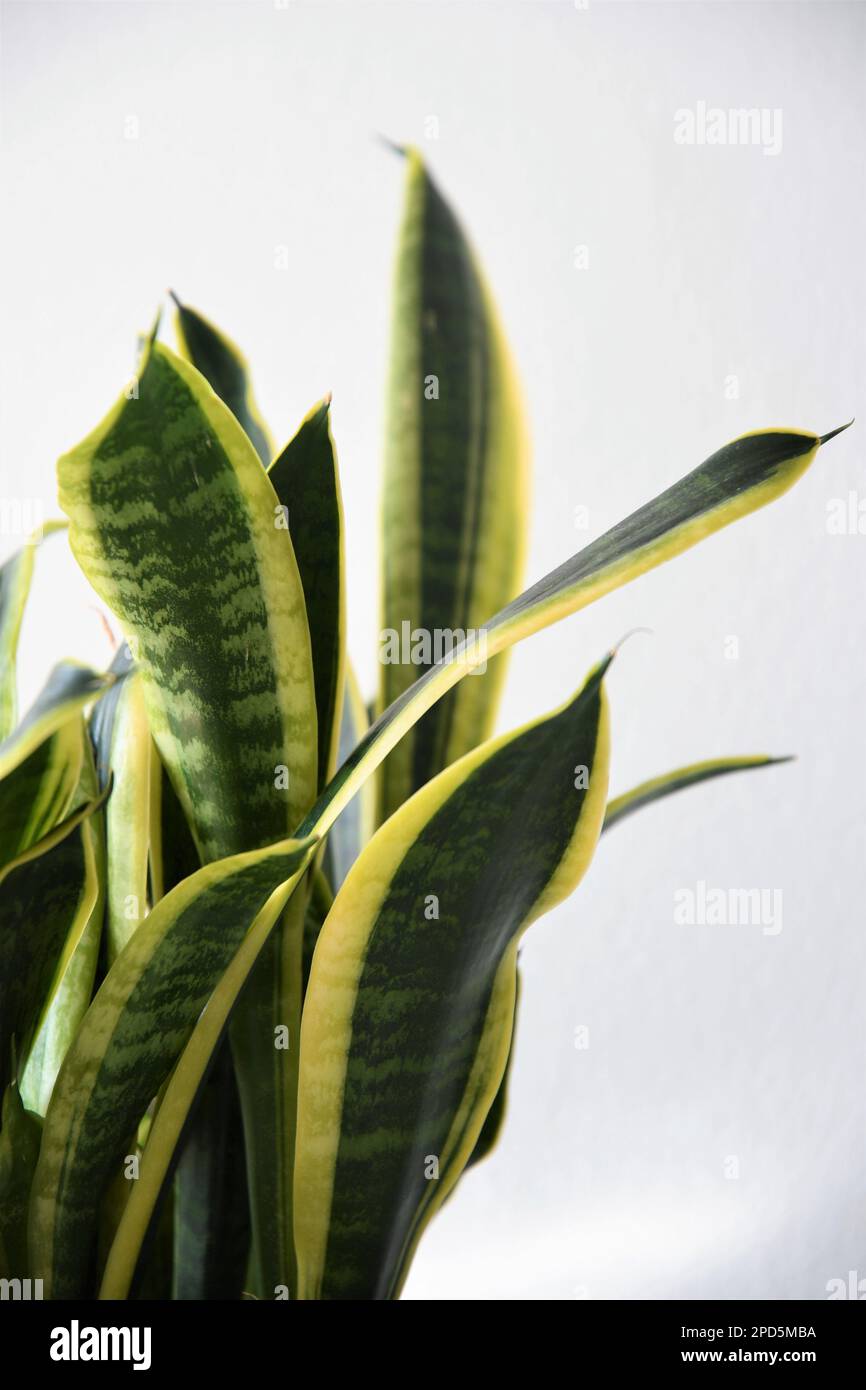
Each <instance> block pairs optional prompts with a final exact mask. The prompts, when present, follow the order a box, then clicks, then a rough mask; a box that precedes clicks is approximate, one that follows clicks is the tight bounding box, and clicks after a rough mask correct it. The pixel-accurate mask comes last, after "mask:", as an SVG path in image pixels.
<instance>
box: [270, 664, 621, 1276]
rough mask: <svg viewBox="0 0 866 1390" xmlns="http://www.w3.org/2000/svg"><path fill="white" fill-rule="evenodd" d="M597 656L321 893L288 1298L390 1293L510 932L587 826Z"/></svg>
mask: <svg viewBox="0 0 866 1390" xmlns="http://www.w3.org/2000/svg"><path fill="white" fill-rule="evenodd" d="M607 664H608V663H607V662H604V663H602V665H601V666H600V667H599V668H597V670H596V671H594V672H593V673H592V675H591V676H590V678H589V680H588V681H587V683H586V685H585V686H584V687H583V689H582V690H581V691H580V692H579V693H578V694H577V696H575V698H574V699H573V700H571V701H570V702H569V703H568V704H567V705H565V706H564V707H563V708H561V709H560V710H557V711H556V712H555V713H554V714H552V715H550V716H548V717H547V718H544V719H540V720H537V721H535V722H534V723H532V724H530V725H527V726H526V727H525V728H523V729H520V730H518V731H517V732H516V733H513V734H508V735H505V736H504V737H501V738H498V739H494V740H492V741H491V742H490V743H487V744H484V745H482V747H480V748H478V749H476V750H475V751H474V752H472V753H470V754H467V755H466V756H465V757H464V758H463V759H461V760H460V761H458V762H457V763H455V764H454V765H453V766H452V767H450V768H448V769H447V770H446V771H445V772H443V773H441V774H440V775H439V776H438V777H437V778H436V779H435V780H434V781H432V782H430V783H428V784H427V786H426V787H424V788H423V789H422V790H421V791H420V792H418V793H417V794H416V795H415V796H414V797H413V798H412V799H411V800H410V801H408V802H407V803H406V804H405V805H404V806H403V807H401V809H400V810H399V811H397V812H395V813H394V815H393V816H392V817H391V818H390V820H388V821H386V823H385V824H384V826H382V828H381V829H380V830H379V831H378V833H377V834H376V835H375V836H374V837H373V839H372V840H371V841H370V843H369V845H368V846H367V847H366V849H365V850H363V852H362V853H361V855H360V856H359V858H358V860H357V861H356V863H355V865H354V867H353V868H352V870H351V871H350V873H349V876H348V878H347V879H346V882H345V884H344V885H343V887H342V889H341V890H340V892H339V893H338V894H337V897H336V899H335V901H334V906H333V907H332V909H331V911H330V913H329V914H328V918H327V920H326V922H325V925H324V927H323V928H322V931H321V933H320V936H319V941H318V944H317V947H316V953H315V956H314V958H313V965H312V970H311V973H310V982H309V985H308V988H307V994H306V999H305V1003H304V1017H303V1024H302V1031H301V1070H300V1084H299V1097H298V1145H297V1161H296V1169H295V1234H296V1242H297V1250H298V1267H299V1291H300V1296H301V1297H302V1298H324V1299H381V1298H391V1297H396V1295H397V1294H398V1292H399V1289H400V1286H401V1283H402V1280H403V1278H404V1277H405V1274H406V1271H407V1269H408V1265H409V1261H410V1260H411V1257H412V1254H413V1252H414V1249H415V1246H416V1244H417V1241H418V1239H419V1237H420V1234H421V1232H422V1231H423V1229H424V1227H425V1225H426V1224H427V1222H428V1221H429V1219H430V1217H431V1215H432V1214H433V1212H434V1211H435V1210H436V1209H437V1208H438V1206H439V1205H441V1203H442V1201H444V1199H445V1197H446V1196H447V1194H448V1192H449V1190H450V1189H451V1188H452V1187H453V1186H454V1183H455V1182H456V1181H457V1179H458V1177H459V1176H460V1173H461V1172H462V1170H463V1168H464V1166H465V1164H466V1162H467V1160H468V1158H469V1157H470V1155H471V1153H472V1151H473V1149H474V1147H475V1144H476V1142H477V1140H478V1138H479V1135H480V1133H481V1130H482V1127H483V1124H484V1121H485V1118H486V1116H487V1113H488V1111H489V1109H490V1105H491V1103H492V1102H493V1100H494V1097H495V1096H496V1093H497V1089H498V1087H499V1084H500V1082H501V1079H502V1076H503V1072H504V1069H505V1065H506V1062H507V1058H508V1046H509V1040H510V1034H511V1022H512V1019H513V1016H514V1001H515V992H516V974H517V972H516V960H517V947H518V942H519V939H520V936H521V935H522V933H523V931H524V930H525V928H526V927H527V926H528V925H529V924H530V923H531V922H532V921H534V920H536V919H537V918H538V917H540V916H541V915H542V914H543V913H544V912H546V911H548V910H549V909H550V908H552V907H553V906H555V905H556V904H557V903H558V902H561V901H562V900H563V898H565V897H567V896H568V894H569V893H571V892H572V891H573V889H574V888H575V887H576V886H577V883H578V882H579V881H580V879H581V878H582V876H583V874H584V872H585V870H586V868H587V866H588V864H589V862H590V859H591V858H592V854H593V851H594V849H595V844H596V841H597V839H598V835H599V832H600V830H601V824H602V819H603V816H604V806H605V801H606V796H607V776H608V762H609V734H608V718H607V707H606V701H605V697H604V694H603V690H602V677H603V675H604V671H605V670H606V667H607ZM576 765H577V766H579V767H581V768H583V769H585V773H584V774H583V775H582V776H581V777H579V778H578V777H576V776H575V766H576Z"/></svg>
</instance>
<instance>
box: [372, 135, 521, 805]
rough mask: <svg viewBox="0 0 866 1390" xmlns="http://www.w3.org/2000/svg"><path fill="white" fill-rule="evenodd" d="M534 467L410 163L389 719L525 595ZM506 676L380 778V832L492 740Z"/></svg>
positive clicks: (480, 299)
mask: <svg viewBox="0 0 866 1390" xmlns="http://www.w3.org/2000/svg"><path fill="white" fill-rule="evenodd" d="M528 456H529V450H528V442H527V434H526V427H525V423H524V418H523V409H522V405H521V401H520V397H519V393H518V390H517V384H516V377H515V373H514V370H513V367H512V364H511V360H510V355H509V350H508V346H507V343H506V341H505V338H504V335H503V333H502V330H501V328H500V325H499V321H498V317H497V313H496V309H495V307H494V304H493V300H492V297H491V294H490V291H489V289H488V287H487V285H486V284H485V282H484V279H483V277H482V274H481V271H480V270H479V267H478V264H477V262H476V259H475V256H474V254H473V252H472V249H471V248H470V246H469V244H468V242H467V240H466V237H465V235H464V233H463V230H462V228H461V226H460V224H459V222H458V221H457V218H456V217H455V215H454V213H453V211H452V210H451V208H450V207H449V205H448V203H447V202H446V201H445V199H444V198H443V196H442V194H441V193H440V192H439V189H438V188H437V187H436V185H435V183H434V182H433V180H432V179H431V177H430V175H429V173H428V172H427V170H426V169H425V167H424V164H423V161H422V159H421V157H420V155H419V154H418V153H417V151H415V150H410V151H408V152H407V183H406V202H405V209H404V214H403V225H402V229H401V233H400V243H399V250H398V256H397V271H396V283H395V291H394V313H393V326H392V341H391V372H390V382H389V388H388V418H387V431H386V452H385V487H384V494H383V496H384V509H383V538H382V554H383V557H384V570H383V629H384V632H383V647H382V651H381V652H380V661H381V662H382V664H381V680H380V692H379V708H380V709H383V708H385V707H386V706H388V705H390V704H391V703H392V702H393V701H394V700H396V699H397V698H398V697H399V696H400V695H402V694H403V693H404V691H405V690H406V689H407V688H408V687H409V686H411V685H412V683H413V681H414V680H415V678H416V676H417V675H418V674H419V669H420V670H424V669H425V668H427V667H429V666H430V665H431V664H432V662H433V660H434V659H435V657H434V655H433V652H434V651H435V643H434V641H433V640H432V639H433V638H434V637H435V635H436V634H440V635H441V634H446V633H447V634H449V635H450V634H452V633H453V634H455V636H457V637H458V640H459V634H461V633H465V631H466V630H467V629H470V628H476V627H478V626H480V625H481V624H482V623H483V622H484V620H485V619H486V618H487V617H488V616H489V614H490V613H493V612H495V611H496V610H497V609H498V608H501V607H502V606H503V605H504V604H505V603H507V602H508V600H509V599H510V598H512V597H513V595H514V594H515V593H516V592H517V590H518V589H519V587H520V581H521V579H522V575H523V562H524V553H525V548H526V515H527V498H526V494H527V485H528V484H527V463H528ZM404 630H405V631H406V632H408V633H412V632H415V631H417V632H421V633H426V634H430V638H431V641H430V652H429V653H427V652H425V651H424V649H423V642H422V644H421V645H419V646H417V647H416V649H415V657H416V659H415V660H413V661H412V662H410V661H407V660H406V659H405V658H406V655H407V653H406V652H404V651H402V650H401V651H400V653H399V659H396V660H395V659H394V657H395V655H396V652H395V650H394V648H393V641H392V640H391V639H390V638H389V634H395V635H396V636H397V638H398V639H399V643H400V646H401V647H402V645H403V643H402V634H403V632H404ZM446 640H447V639H446ZM406 645H407V646H408V645H409V643H408V641H407V643H406ZM389 646H390V647H391V650H390V652H389ZM438 654H439V653H436V655H438ZM385 656H388V657H389V659H388V660H387V661H386V660H385V659H384V658H385ZM417 658H420V660H418V659H417ZM504 674H505V672H504V664H503V661H502V660H501V659H500V660H499V661H494V662H493V663H492V665H491V667H490V669H489V670H488V671H487V672H486V673H485V674H478V673H476V674H475V679H473V680H471V681H467V682H466V683H465V684H464V685H462V686H461V687H460V688H459V690H455V691H453V692H452V693H449V694H448V695H446V696H445V697H444V698H443V699H442V700H441V702H440V703H439V704H438V705H437V706H436V708H435V710H431V711H430V712H429V713H427V714H426V715H425V716H424V718H423V719H421V720H419V722H418V723H417V724H416V726H415V728H414V730H413V732H412V734H411V735H410V736H408V737H406V738H405V739H403V741H402V742H401V744H400V745H399V747H398V748H397V749H395V751H394V752H393V753H392V754H391V755H390V757H389V758H388V760H387V761H386V762H385V764H384V766H383V769H382V775H381V779H380V800H381V806H380V819H384V818H385V817H386V816H388V815H390V814H391V812H392V811H394V810H396V808H397V807H398V806H399V805H401V804H402V802H403V801H405V799H406V798H407V796H409V795H410V794H411V793H412V792H413V791H415V790H416V788H417V787H419V786H422V785H423V784H424V783H425V782H426V781H428V780H429V779H430V777H432V776H434V774H435V773H437V772H439V771H441V769H442V768H443V767H447V766H448V765H449V764H450V763H451V762H453V761H454V759H455V758H458V757H461V756H462V755H463V754H464V753H466V752H468V751H469V750H470V749H471V748H474V747H476V746H477V745H478V744H479V743H480V742H481V741H482V739H484V738H487V737H488V735H489V734H490V732H491V730H492V727H493V721H494V718H495V714H496V706H497V703H498V698H499V693H500V690H501V686H502V680H503V677H504Z"/></svg>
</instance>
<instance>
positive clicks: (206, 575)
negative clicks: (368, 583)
mask: <svg viewBox="0 0 866 1390" xmlns="http://www.w3.org/2000/svg"><path fill="white" fill-rule="evenodd" d="M57 471H58V478H59V483H60V502H61V506H62V507H63V509H64V511H65V512H66V513H67V515H68V516H69V519H70V544H71V546H72V551H73V554H74V555H75V557H76V559H77V560H78V562H79V564H80V566H81V568H82V569H83V571H84V573H85V575H86V576H87V578H88V579H89V580H90V582H91V584H92V585H93V587H94V588H95V590H96V592H97V593H98V594H99V596H100V598H102V600H103V601H104V602H105V603H106V604H108V606H109V608H111V609H112V610H113V611H114V612H115V613H116V614H117V616H118V617H119V619H120V621H121V622H122V624H123V626H124V629H125V631H126V633H127V636H128V638H129V639H130V645H131V646H132V650H133V656H134V658H135V660H136V662H137V663H138V666H139V668H140V671H141V675H142V679H143V683H144V694H145V702H146V705H147V712H148V717H149V721H150V726H151V730H152V732H153V736H154V739H155V741H156V743H157V746H158V748H159V751H160V754H161V756H162V759H163V762H164V763H165V766H166V768H167V769H168V772H169V775H170V777H171V780H172V784H173V785H174V787H175V790H176V792H177V794H178V796H179V798H180V801H181V804H182V806H183V809H184V812H185V813H186V816H187V818H188V820H189V824H190V826H191V828H192V830H193V834H194V837H195V839H196V843H197V845H198V847H199V850H200V852H201V855H202V858H203V860H205V861H208V860H210V859H214V858H220V857H223V856H225V855H228V854H234V853H240V852H242V851H244V850H246V849H252V848H257V847H258V846H259V845H263V844H267V843H269V842H273V841H274V840H276V839H280V838H283V837H285V835H286V834H287V833H288V830H289V829H290V828H291V825H292V824H296V823H297V821H298V819H299V818H300V816H301V814H303V811H304V810H305V809H306V808H307V807H308V806H309V804H310V802H311V800H312V798H313V796H314V795H315V787H316V769H317V761H316V735H315V693H314V688H313V671H312V662H311V656H310V639H309V632H308V629H307V621H306V613H305V609H304V596H303V589H302V587H301V581H300V576H299V574H298V569H297V565H296V563H295V560H294V555H293V552H292V546H291V541H290V539H289V536H288V534H287V533H286V532H285V531H283V530H281V529H279V528H278V525H277V524H276V523H277V519H278V515H281V514H280V513H279V503H278V500H277V496H276V493H275V492H274V490H273V488H272V486H271V484H270V482H269V481H268V477H267V474H266V473H265V471H264V469H263V468H261V466H260V465H259V463H258V461H257V459H256V457H255V453H254V451H253V449H252V446H251V445H250V442H249V440H248V439H247V437H246V435H245V434H244V433H243V431H242V430H241V428H240V426H239V425H238V424H237V421H236V420H235V419H234V417H233V416H232V415H231V413H230V412H229V411H228V410H227V409H226V407H225V406H224V405H223V404H222V402H221V401H219V400H218V399H217V398H216V396H214V394H213V392H212V391H211V390H210V388H209V387H208V385H207V383H206V382H205V381H204V379H203V378H202V377H201V376H200V375H199V374H198V372H196V371H195V370H194V369H193V368H192V367H190V366H189V365H188V364H187V363H185V362H182V361H181V360H180V359H179V358H177V357H175V356H174V354H173V353H171V352H169V351H168V349H167V348H165V347H163V346H162V345H161V344H159V343H157V344H154V346H153V348H152V350H151V351H150V353H149V356H148V357H147V359H146V363H145V365H144V368H143V370H142V371H141V373H140V376H139V381H138V399H136V400H128V399H127V398H126V396H122V397H121V399H120V401H119V402H118V404H117V406H116V407H115V408H114V410H112V411H111V412H110V414H109V415H108V417H107V419H106V420H105V421H104V422H103V424H102V425H100V426H99V428H98V429H97V430H95V431H94V432H93V434H91V435H90V436H88V438H87V439H86V440H84V442H83V443H82V444H80V445H79V446H78V448H77V449H73V450H72V451H71V452H70V453H68V454H66V455H64V457H63V458H61V459H60V461H59V463H58V470H57ZM279 767H286V768H288V769H289V774H290V775H289V777H288V778H287V779H286V780H288V783H289V785H288V787H286V788H282V787H279V786H275V781H276V774H277V769H278V768H279Z"/></svg>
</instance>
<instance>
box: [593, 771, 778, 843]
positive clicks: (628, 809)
mask: <svg viewBox="0 0 866 1390" xmlns="http://www.w3.org/2000/svg"><path fill="white" fill-rule="evenodd" d="M790 761H791V760H790V758H769V757H766V756H764V755H763V754H760V755H754V756H751V757H744V758H709V759H708V760H707V761H706V762H703V763H691V764H690V765H689V766H687V767H678V768H677V769H676V771H674V772H666V773H664V774H663V776H661V777H651V778H650V779H649V781H648V782H641V783H640V785H639V786H637V787H633V788H632V790H631V791H628V792H624V793H623V794H622V796H616V797H614V798H613V800H612V801H611V802H610V803H609V805H608V808H607V812H606V813H605V817H604V828H605V830H610V829H611V828H612V827H613V826H614V825H616V824H617V822H618V821H621V820H624V819H625V817H626V816H630V815H631V814H632V812H634V811H639V810H640V809H641V807H643V806H649V805H651V804H652V802H654V801H659V800H661V799H662V798H663V797H665V796H671V795H672V793H673V792H678V791H683V790H684V789H685V788H686V787H695V786H697V785H698V783H699V782H708V781H709V780H710V779H711V778H713V777H725V776H727V774H728V773H730V772H748V771H749V770H750V769H752V768H758V767H775V766H776V765H777V764H778V763H787V762H790Z"/></svg>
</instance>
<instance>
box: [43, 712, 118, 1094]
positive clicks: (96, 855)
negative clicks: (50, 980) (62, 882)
mask: <svg viewBox="0 0 866 1390" xmlns="http://www.w3.org/2000/svg"><path fill="white" fill-rule="evenodd" d="M110 694H111V692H109V698H110ZM97 708H99V706H97ZM79 737H80V739H81V741H82V743H83V744H84V754H85V755H84V758H83V760H82V766H81V776H80V779H79V784H78V789H77V793H76V801H77V802H79V803H81V804H93V805H94V806H95V807H96V808H97V809H94V811H93V813H92V815H89V816H87V818H86V819H85V820H83V821H82V822H81V827H80V834H81V849H82V852H83V855H84V866H85V877H86V881H87V884H88V885H89V888H90V891H89V892H88V893H87V894H86V895H85V897H84V899H83V900H82V902H81V904H80V911H79V912H78V913H76V914H75V916H74V917H73V920H72V922H71V925H70V928H69V930H68V932H67V934H66V940H65V942H64V944H63V948H62V950H61V953H60V958H59V960H58V964H57V967H56V970H55V982H54V984H53V986H52V989H51V991H50V995H49V999H48V1002H47V1005H46V1007H45V1008H44V1010H43V1013H42V1017H41V1019H40V1021H39V1024H38V1027H37V1030H36V1036H35V1040H34V1042H33V1046H32V1047H31V1048H30V1051H29V1054H28V1056H27V1062H26V1065H25V1067H24V1071H23V1074H22V1077H21V1096H22V1099H23V1101H24V1104H25V1105H26V1107H27V1109H28V1110H30V1111H32V1112H33V1113H34V1114H36V1115H44V1114H45V1112H46V1110H47V1109H48V1102H49V1101H50V1099H51V1092H52V1090H53V1089H54V1083H55V1081H56V1079H57V1073H58V1072H59V1070H60V1065H61V1063H62V1061H63V1058H64V1057H65V1056H66V1053H67V1051H68V1050H69V1047H70V1044H71V1042H72V1039H73V1038H74V1037H75V1034H76V1032H77V1031H78V1026H79V1024H80V1022H81V1020H82V1018H83V1017H84V1015H85V1013H86V1012H87V1007H88V1005H89V1003H90V1001H91V999H92V997H93V985H94V981H95V979H96V970H97V962H98V957H99V946H100V942H101V940H102V924H103V916H104V910H105V825H104V817H105V813H104V810H103V809H102V805H101V802H102V797H103V795H104V794H105V792H106V791H107V789H108V788H107V786H105V787H102V788H100V786H99V783H98V778H97V774H96V768H95V764H94V761H93V757H92V754H91V752H90V749H89V747H88V746H87V743H86V735H85V732H84V730H83V728H82V729H81V730H80V733H79ZM44 869H45V871H46V872H47V873H50V872H51V868H50V866H49V864H48V862H46V864H45V865H44ZM88 904H89V910H88Z"/></svg>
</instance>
